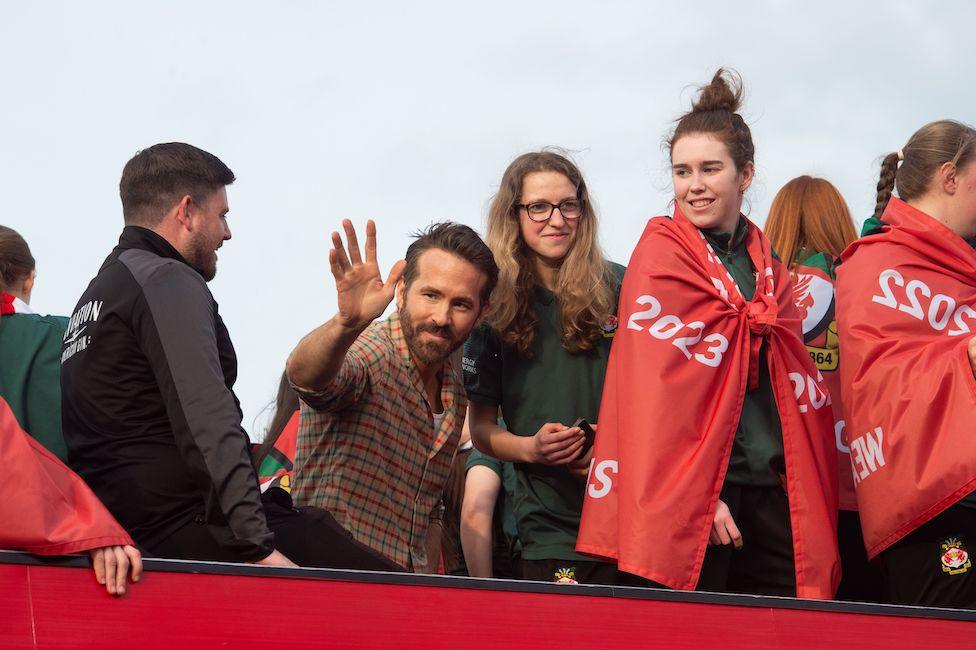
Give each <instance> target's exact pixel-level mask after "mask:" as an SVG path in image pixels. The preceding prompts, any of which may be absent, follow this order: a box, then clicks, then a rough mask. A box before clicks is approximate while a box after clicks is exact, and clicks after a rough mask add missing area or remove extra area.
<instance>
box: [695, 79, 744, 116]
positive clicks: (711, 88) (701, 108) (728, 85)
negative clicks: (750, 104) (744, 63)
mask: <svg viewBox="0 0 976 650" xmlns="http://www.w3.org/2000/svg"><path fill="white" fill-rule="evenodd" d="M740 106H742V77H740V76H739V74H738V73H737V72H735V71H733V70H726V69H725V68H719V69H718V71H717V72H716V73H715V76H714V77H712V80H711V82H709V83H708V84H707V85H705V86H702V87H701V88H699V90H698V100H697V101H695V102H694V103H692V105H691V112H692V113H703V112H709V111H728V112H730V113H735V112H736V111H738V110H739V107H740Z"/></svg>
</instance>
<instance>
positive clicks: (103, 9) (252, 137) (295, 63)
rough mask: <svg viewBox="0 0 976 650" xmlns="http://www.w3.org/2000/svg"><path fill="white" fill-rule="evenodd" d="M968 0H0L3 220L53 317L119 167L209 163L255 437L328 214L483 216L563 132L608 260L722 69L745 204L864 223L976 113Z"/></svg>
mask: <svg viewBox="0 0 976 650" xmlns="http://www.w3.org/2000/svg"><path fill="white" fill-rule="evenodd" d="M974 28H976V4H974V3H971V2H967V1H965V0H960V1H947V0H943V1H941V2H928V3H922V2H890V1H889V2H851V1H849V0H848V1H846V2H792V3H789V2H745V3H743V2H736V3H733V2H704V1H699V2H694V3H686V2H682V3H679V2H670V3H656V2H647V1H644V2H599V3H597V2H584V1H576V0H567V1H564V2H548V3H533V2H524V1H523V2H499V1H493V2H483V3H478V4H475V3H459V2H434V3H427V2H412V3H407V2H373V3H369V2H348V3H340V2H329V3H324V2H276V3H271V2H239V1H238V2H203V1H201V0H197V1H194V2H186V1H176V2H173V1H170V2H165V3H152V4H151V5H150V4H147V3H122V2H117V3H105V2H83V3H81V2H46V3H27V2H12V1H3V2H2V3H0V80H2V84H3V85H2V90H0V128H2V134H3V135H2V139H0V187H2V188H3V194H4V196H6V197H7V198H6V200H5V201H4V204H5V206H6V207H5V208H4V210H3V213H2V214H0V223H2V224H4V225H8V226H10V227H12V228H15V229H16V230H18V231H19V232H20V233H21V234H22V235H24V237H25V238H26V239H27V241H28V242H29V244H30V245H31V248H32V249H33V253H34V256H35V257H36V258H37V264H38V282H37V288H36V291H35V294H34V298H33V300H32V305H33V306H34V308H35V309H37V310H38V311H41V312H44V313H55V314H68V313H69V312H70V311H71V310H72V308H73V307H74V305H75V302H76V301H77V299H78V297H79V296H80V294H81V293H82V291H83V290H84V288H85V286H86V285H87V283H88V282H89V280H90V279H91V277H92V276H93V275H94V274H95V272H96V271H97V269H98V267H99V265H100V264H101V261H102V260H103V259H104V257H105V256H106V255H107V254H108V252H109V251H110V250H111V248H112V247H113V246H114V245H115V243H116V241H117V239H118V235H119V232H120V230H121V228H122V217H121V208H120V205H119V200H118V181H119V176H120V174H121V171H122V167H123V165H124V164H125V162H126V161H127V160H128V159H129V158H130V157H131V156H132V155H133V154H134V153H135V152H136V151H137V150H139V149H141V148H144V147H146V146H148V145H151V144H154V143H157V142H167V141H174V140H177V141H184V142H189V143H192V144H194V145H197V146H199V147H202V148H204V149H206V150H208V151H210V152H212V153H214V154H216V155H218V156H219V157H220V158H221V159H223V160H224V162H226V163H227V164H228V165H229V166H230V167H231V168H232V169H233V170H234V172H235V173H236V174H237V177H238V181H237V183H235V184H234V185H233V186H232V187H230V188H229V192H228V193H229V197H230V206H231V213H230V217H231V221H230V223H231V226H232V230H233V234H234V238H233V239H232V240H231V241H230V242H227V244H226V245H225V246H224V248H223V249H222V250H221V256H220V265H219V267H218V275H217V279H216V280H214V282H212V283H211V289H212V291H213V293H214V295H215V296H216V298H217V301H218V302H219V303H220V310H221V314H222V315H223V317H224V320H225V321H226V322H227V325H228V328H229V329H230V332H231V336H232V337H233V339H234V343H235V345H236V347H237V353H238V357H239V361H240V374H239V380H238V383H237V393H238V396H239V397H240V399H241V402H242V404H243V407H244V412H245V420H244V424H245V428H247V429H248V430H249V431H250V432H251V435H252V438H255V439H260V438H261V437H262V436H263V424H262V422H263V418H260V419H258V420H257V423H256V418H258V416H259V413H260V411H261V409H262V408H264V406H265V405H266V404H267V403H268V402H269V401H270V400H271V399H272V398H273V396H274V392H275V388H276V385H277V380H278V377H279V374H280V372H281V370H282V368H283V364H284V361H285V358H286V357H287V355H288V352H289V351H290V350H291V349H292V347H293V346H294V345H295V343H296V342H297V341H298V339H299V338H300V337H301V336H302V335H304V334H305V333H306V332H307V331H308V330H310V329H311V328H313V327H315V326H316V325H318V324H320V323H321V322H323V321H324V320H326V319H327V318H329V317H330V316H331V315H332V313H333V311H334V309H335V298H334V286H333V283H332V277H331V275H330V273H329V271H328V262H327V249H328V246H329V244H328V235H329V232H330V231H331V230H333V229H334V228H336V227H337V225H338V223H339V221H340V220H341V219H342V218H344V217H349V218H351V219H353V221H354V222H356V223H357V224H359V225H361V224H363V223H364V222H365V219H366V218H373V219H375V220H376V222H377V226H378V230H379V247H380V263H381V267H383V270H384V272H385V271H386V270H387V269H388V268H389V266H390V264H392V262H393V261H394V260H395V259H397V258H398V257H400V256H402V254H403V251H404V250H405V249H406V246H407V245H408V243H409V239H408V234H409V233H410V232H411V231H413V230H415V229H417V228H419V227H422V226H424V225H426V224H428V223H430V222H432V221H439V220H445V219H452V220H456V221H461V222H464V223H467V224H469V225H471V226H472V227H474V228H476V229H477V230H478V231H479V232H483V231H484V217H485V213H486V207H487V204H488V201H489V199H490V198H491V195H492V194H493V193H494V191H495V190H496V189H497V185H498V182H499V180H500V178H501V174H502V171H503V170H504V168H505V166H506V165H507V164H508V162H509V161H510V160H511V159H512V158H513V157H515V156H516V155H517V154H520V153H522V152H525V151H529V150H534V149H539V148H541V147H543V146H546V145H558V146H562V147H566V148H568V149H570V150H573V151H574V152H575V155H574V157H575V159H576V161H577V162H578V163H579V164H580V166H581V168H582V170H583V173H584V176H585V177H586V179H587V182H588V183H589V186H590V191H591V194H592V195H593V196H594V197H595V199H596V201H597V204H598V209H599V213H600V217H601V219H602V239H603V243H604V245H605V248H606V250H607V252H608V254H609V255H610V257H611V258H612V259H614V260H616V261H619V262H621V263H626V262H627V260H628V258H629V256H630V252H631V249H632V247H633V244H634V242H635V240H636V238H637V237H638V236H639V234H640V232H641V230H642V229H643V225H644V223H645V221H646V219H647V218H648V217H650V216H653V215H655V214H661V213H663V212H665V211H666V209H667V204H668V200H669V198H670V194H669V191H670V180H669V179H670V175H669V170H668V166H667V158H666V156H665V155H664V153H663V152H662V150H661V141H662V138H663V137H664V136H665V135H666V134H667V132H668V130H669V128H670V127H671V126H672V125H673V120H674V118H676V117H678V116H679V115H680V114H681V113H682V112H683V111H684V110H686V109H687V108H688V106H689V102H690V99H691V97H692V86H693V85H694V84H700V83H703V82H705V81H707V80H708V79H709V78H710V77H711V75H712V73H713V72H714V71H715V69H716V68H717V67H718V66H721V65H725V66H731V67H734V68H735V69H737V70H738V71H739V72H740V73H741V74H742V76H743V78H744V80H745V82H746V90H747V93H748V96H747V102H746V106H745V110H744V116H745V117H746V119H747V121H748V122H749V123H750V124H751V126H752V129H753V136H754V139H755V141H756V163H757V170H758V178H757V180H758V182H757V183H755V184H754V185H753V190H752V191H751V194H750V197H749V198H750V203H751V212H750V216H751V217H752V218H753V219H754V220H755V221H757V222H758V223H760V224H761V223H762V222H763V221H764V219H765V213H766V210H767V209H768V206H769V203H770V201H771V200H772V197H773V196H774V195H775V193H776V191H777V190H778V189H779V188H780V187H781V186H782V185H783V184H784V183H785V182H786V181H787V180H789V179H790V178H793V177H794V176H796V175H799V174H804V173H810V174H815V175H820V176H824V177H826V178H827V179H829V180H830V181H832V182H833V183H835V184H836V185H837V186H838V187H839V188H840V190H841V191H842V193H843V194H844V196H845V197H846V198H847V201H848V203H849V204H850V206H851V210H852V212H853V213H854V214H855V215H856V220H858V221H861V220H863V219H864V218H865V217H866V216H868V215H869V214H870V212H871V211H872V209H873V205H874V199H873V197H874V189H873V188H874V186H875V184H876V183H877V173H878V157H879V156H880V155H882V154H884V153H887V152H890V151H893V150H895V149H898V148H899V147H900V146H901V145H902V144H903V143H904V142H905V140H906V139H907V138H908V136H909V135H911V133H912V132H913V131H914V130H915V129H917V128H918V127H919V126H921V125H922V124H924V123H925V122H928V121H931V120H934V119H939V118H944V117H952V118H956V119H961V120H963V121H966V122H969V123H970V124H972V123H973V122H976V84H974V81H976V76H974V73H973V65H972V61H973V56H974V55H973V52H972V44H973V38H974V36H973V34H974V31H973V30H974Z"/></svg>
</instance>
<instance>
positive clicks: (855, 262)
mask: <svg viewBox="0 0 976 650" xmlns="http://www.w3.org/2000/svg"><path fill="white" fill-rule="evenodd" d="M881 220H882V222H883V224H877V225H878V226H880V227H876V228H875V231H874V233H873V234H869V235H867V236H865V237H862V238H861V239H859V240H857V241H855V242H854V243H853V244H851V245H850V247H848V249H847V250H846V251H844V253H843V255H842V256H841V263H840V265H839V266H838V267H837V317H838V318H837V324H838V329H839V333H840V348H841V350H842V351H843V353H844V362H843V363H842V364H841V390H842V392H843V394H844V415H845V421H846V422H847V431H848V436H849V438H850V449H851V469H852V471H853V473H854V481H855V485H856V489H857V501H858V509H859V510H860V514H861V525H862V528H863V530H864V544H865V546H866V547H867V550H868V555H869V556H870V557H874V556H876V555H877V554H878V553H880V552H881V551H883V550H884V549H886V548H888V547H889V546H891V545H892V544H894V543H895V542H896V541H898V540H899V539H901V538H902V537H904V536H905V535H907V534H908V533H910V532H912V531H913V530H915V529H916V528H918V527H919V526H920V525H921V524H923V523H925V522H926V521H928V520H929V519H931V518H932V517H934V516H935V515H937V514H939V513H940V512H941V511H943V510H945V509H946V508H948V507H949V506H951V505H952V504H954V503H955V502H957V501H958V500H959V499H961V498H962V497H964V496H966V495H967V494H969V493H970V492H972V491H974V490H976V436H974V435H973V425H972V418H973V414H974V413H976V380H974V379H973V373H972V370H971V369H970V365H969V359H968V356H967V353H966V346H967V344H968V342H969V339H971V338H972V337H973V335H974V334H976V252H974V251H973V249H972V248H971V247H970V246H969V245H968V244H967V243H966V242H965V241H964V240H963V239H962V238H961V237H959V236H958V235H956V234H955V233H953V232H952V231H951V230H949V229H948V228H946V227H945V226H944V225H942V224H941V223H939V222H938V221H936V220H935V219H933V218H932V217H930V216H929V215H927V214H925V213H923V212H920V211H918V210H916V209H915V208H913V207H911V206H909V205H908V204H907V203H904V202H902V201H899V200H898V199H895V198H893V199H891V201H890V202H889V204H888V207H887V209H886V210H885V212H884V215H883V216H882V218H881Z"/></svg>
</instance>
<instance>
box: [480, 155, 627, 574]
mask: <svg viewBox="0 0 976 650" xmlns="http://www.w3.org/2000/svg"><path fill="white" fill-rule="evenodd" d="M597 230H598V228H597V217H596V211H595V210H594V206H593V202H592V199H591V197H590V195H589V192H588V190H587V186H586V183H585V182H584V180H583V176H582V174H581V173H580V171H579V169H578V168H577V167H576V165H575V164H573V163H572V161H570V160H569V159H568V158H567V157H565V156H563V155H560V154H558V153H554V152H551V151H542V152H538V153H528V154H524V155H522V156H519V157H518V158H516V159H515V160H514V161H513V162H512V163H511V164H510V165H509V166H508V169H506V170H505V173H504V175H503V176H502V182H501V186H500V188H499V190H498V193H497V194H496V195H495V197H494V199H493V200H492V203H491V207H490V208H489V213H488V234H487V242H488V246H489V248H491V251H492V253H493V254H494V256H495V259H496V261H497V263H498V267H499V279H498V286H497V288H496V289H495V292H494V294H493V296H492V303H491V308H490V312H489V314H488V316H487V318H486V319H485V323H484V324H483V325H482V326H480V327H479V328H477V329H476V330H475V331H474V332H472V334H471V336H470V337H469V339H468V342H467V344H466V345H465V351H464V360H463V368H464V371H465V387H466V389H467V392H468V398H469V400H470V404H469V407H468V412H469V415H468V417H469V418H470V426H471V436H472V440H473V441H474V444H475V446H476V447H477V448H478V449H479V450H481V451H483V452H484V453H487V454H489V455H491V456H494V457H495V458H498V459H500V460H503V461H511V462H514V463H515V471H516V488H515V499H514V501H515V516H516V522H517V526H518V535H519V539H520V540H521V542H522V559H521V566H520V573H521V575H522V577H523V578H526V579H530V580H545V581H549V582H561V583H575V582H580V583H612V582H614V581H615V580H616V568H615V567H614V566H613V565H612V564H607V563H604V562H597V561H594V560H593V559H592V558H587V557H586V556H583V555H580V554H578V553H576V551H575V550H574V547H575V545H576V533H577V529H578V527H579V517H580V508H581V506H582V500H583V478H584V477H585V475H586V469H587V467H588V465H589V457H590V454H589V452H585V451H584V446H585V435H584V432H583V431H582V430H581V428H580V427H579V426H574V423H575V422H576V421H577V419H578V418H585V419H586V420H588V421H589V422H591V423H594V424H595V423H596V422H597V421H598V414H599V407H600V395H601V392H602V389H603V376H604V372H605V370H606V363H607V358H608V356H609V353H610V343H611V341H612V340H613V336H614V333H615V331H616V326H617V322H616V316H615V313H616V304H617V295H618V290H619V286H620V279H621V277H622V275H623V267H621V266H619V265H617V264H613V263H612V262H609V261H608V260H607V259H606V258H605V257H604V255H603V252H602V251H601V249H600V246H599V243H598V241H597ZM499 416H501V417H503V419H504V422H505V424H506V427H507V429H503V428H502V427H500V426H499V424H498V418H499Z"/></svg>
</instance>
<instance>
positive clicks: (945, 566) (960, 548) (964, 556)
mask: <svg viewBox="0 0 976 650" xmlns="http://www.w3.org/2000/svg"><path fill="white" fill-rule="evenodd" d="M939 559H940V560H941V561H942V570H943V571H944V572H946V573H948V574H949V575H951V576H954V575H958V574H960V573H965V572H966V571H969V567H971V566H972V561H971V560H970V559H969V552H968V551H967V550H966V545H965V544H963V542H962V540H961V539H960V538H958V537H949V538H948V539H946V540H945V541H944V542H942V554H941V555H940V556H939Z"/></svg>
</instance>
